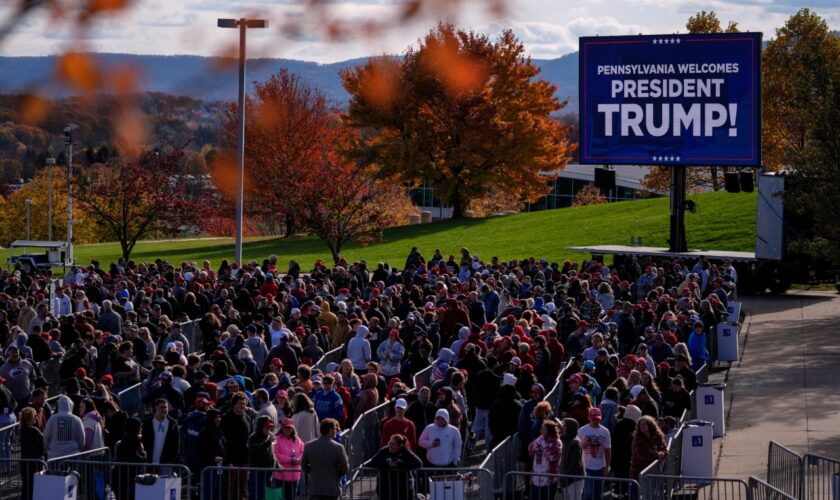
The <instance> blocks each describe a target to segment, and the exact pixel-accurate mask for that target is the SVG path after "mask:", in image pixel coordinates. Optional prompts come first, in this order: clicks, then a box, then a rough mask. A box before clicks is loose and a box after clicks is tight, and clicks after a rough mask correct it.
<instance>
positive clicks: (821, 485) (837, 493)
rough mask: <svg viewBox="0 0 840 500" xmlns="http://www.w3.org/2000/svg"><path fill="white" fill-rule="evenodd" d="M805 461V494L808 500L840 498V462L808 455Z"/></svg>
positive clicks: (803, 479) (803, 480)
mask: <svg viewBox="0 0 840 500" xmlns="http://www.w3.org/2000/svg"><path fill="white" fill-rule="evenodd" d="M802 461H803V469H802V470H803V477H802V482H803V490H804V491H803V493H804V495H803V496H802V497H800V498H806V499H808V500H835V499H837V498H840V460H837V459H834V458H828V457H823V456H820V455H815V454H812V453H806V454H805V455H804V456H803V457H802Z"/></svg>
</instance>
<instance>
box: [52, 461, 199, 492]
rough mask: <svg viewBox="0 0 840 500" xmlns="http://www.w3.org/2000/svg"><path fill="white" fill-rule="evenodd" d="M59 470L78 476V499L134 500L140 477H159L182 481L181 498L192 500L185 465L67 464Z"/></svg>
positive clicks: (75, 462) (74, 462)
mask: <svg viewBox="0 0 840 500" xmlns="http://www.w3.org/2000/svg"><path fill="white" fill-rule="evenodd" d="M60 469H61V471H62V472H70V471H73V472H76V473H77V474H78V475H79V478H80V481H79V498H87V499H90V500H95V499H100V498H101V499H106V498H109V499H110V498H113V499H114V500H130V499H133V498H134V487H135V486H134V479H135V478H136V477H137V476H138V475H141V474H158V475H166V476H178V477H179V478H181V494H180V496H179V498H180V499H182V500H189V499H190V480H191V474H190V470H189V468H187V466H186V465H182V464H148V463H129V462H108V461H88V460H64V461H62V463H61V467H60ZM168 500H174V499H168Z"/></svg>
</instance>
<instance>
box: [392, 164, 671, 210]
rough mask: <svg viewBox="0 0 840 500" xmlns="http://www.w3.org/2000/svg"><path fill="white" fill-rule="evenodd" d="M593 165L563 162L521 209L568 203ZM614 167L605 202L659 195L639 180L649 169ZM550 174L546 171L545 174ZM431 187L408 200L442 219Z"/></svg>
mask: <svg viewBox="0 0 840 500" xmlns="http://www.w3.org/2000/svg"><path fill="white" fill-rule="evenodd" d="M595 168H597V167H596V166H595V165H578V164H569V165H566V168H564V169H563V170H562V171H561V172H560V175H559V176H558V177H557V178H555V179H553V180H551V181H550V183H549V184H550V185H551V186H552V188H551V192H550V193H548V195H546V196H545V197H543V198H540V199H539V200H537V201H536V202H534V203H527V204H526V205H525V207H524V208H523V211H526V212H531V211H538V210H548V209H553V208H564V207H570V206H572V203H574V201H575V195H576V194H577V193H578V192H579V191H580V190H581V189H583V188H584V187H585V186H587V185H589V184H593V183H594V182H595ZM614 170H615V184H616V192H615V193H606V194H605V196H607V198H608V199H609V201H627V200H636V199H639V198H642V197H647V198H649V197H652V196H660V195H659V194H657V193H655V192H653V191H649V190H647V189H645V187H644V186H643V185H642V179H644V177H645V175H647V173H648V171H649V168H648V167H641V166H636V165H627V166H620V167H614ZM550 174H551V173H546V176H548V175H550ZM434 191H435V190H434V187H432V186H431V185H430V184H429V183H423V184H422V185H421V186H419V187H416V188H414V189H412V190H411V191H410V192H409V195H410V196H411V201H413V202H414V204H415V205H416V206H418V207H420V209H421V210H426V211H430V212H432V217H433V218H435V219H446V218H449V217H450V216H451V215H452V208H451V207H447V206H442V204H441V203H440V200H438V199H437V198H435V193H434Z"/></svg>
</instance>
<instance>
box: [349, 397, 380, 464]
mask: <svg viewBox="0 0 840 500" xmlns="http://www.w3.org/2000/svg"><path fill="white" fill-rule="evenodd" d="M387 414H388V402H387V401H386V402H384V403H382V404H381V405H379V406H376V407H374V408H371V409H370V410H368V411H366V412H365V413H363V414H362V416H361V417H359V418H358V419H357V420H356V422H355V423H354V424H353V427H352V428H351V429H350V438H349V439H348V440H347V442H346V443H345V448H346V449H347V455H348V456H347V458H348V459H349V460H350V468H351V469H353V468H356V467H360V466H361V465H362V464H363V463H364V462H365V461H366V460H368V459H369V458H370V457H372V456H373V455H374V454H375V453H376V452H377V451H379V434H380V428H379V423H380V422H381V421H382V419H384V418H385V417H386V416H387Z"/></svg>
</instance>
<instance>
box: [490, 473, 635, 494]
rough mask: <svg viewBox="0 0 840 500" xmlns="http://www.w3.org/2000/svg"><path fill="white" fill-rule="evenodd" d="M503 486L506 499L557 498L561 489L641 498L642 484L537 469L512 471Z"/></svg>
mask: <svg viewBox="0 0 840 500" xmlns="http://www.w3.org/2000/svg"><path fill="white" fill-rule="evenodd" d="M502 485H503V493H502V496H501V498H502V499H503V500H518V499H520V498H523V497H528V498H531V499H533V500H549V499H550V500H553V499H554V498H555V496H556V494H557V492H558V491H562V492H563V495H562V496H561V498H575V499H577V498H581V495H584V496H583V498H598V499H600V498H638V492H639V483H638V482H636V481H633V480H632V479H620V478H615V477H597V476H589V477H587V476H568V475H563V474H542V473H534V472H508V473H506V474H505V475H504V477H503V479H502ZM586 493H589V494H586Z"/></svg>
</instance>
